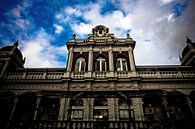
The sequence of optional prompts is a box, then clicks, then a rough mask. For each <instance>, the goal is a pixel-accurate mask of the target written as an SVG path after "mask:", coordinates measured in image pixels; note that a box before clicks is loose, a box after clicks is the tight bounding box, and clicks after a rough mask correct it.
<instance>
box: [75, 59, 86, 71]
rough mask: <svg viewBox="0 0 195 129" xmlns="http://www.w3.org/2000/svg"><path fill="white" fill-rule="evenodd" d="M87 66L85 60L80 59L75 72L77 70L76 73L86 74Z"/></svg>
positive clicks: (77, 61)
mask: <svg viewBox="0 0 195 129" xmlns="http://www.w3.org/2000/svg"><path fill="white" fill-rule="evenodd" d="M85 66H86V62H85V58H83V57H80V58H78V59H77V60H76V64H75V69H74V70H75V72H84V71H85Z"/></svg>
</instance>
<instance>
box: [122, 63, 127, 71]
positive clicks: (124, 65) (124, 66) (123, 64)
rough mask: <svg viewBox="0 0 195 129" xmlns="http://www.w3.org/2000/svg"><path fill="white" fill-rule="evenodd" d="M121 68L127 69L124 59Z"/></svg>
mask: <svg viewBox="0 0 195 129" xmlns="http://www.w3.org/2000/svg"><path fill="white" fill-rule="evenodd" d="M122 70H123V71H127V62H126V61H125V60H123V61H122Z"/></svg>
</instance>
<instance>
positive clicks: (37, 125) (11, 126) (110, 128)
mask: <svg viewBox="0 0 195 129" xmlns="http://www.w3.org/2000/svg"><path fill="white" fill-rule="evenodd" d="M1 127H3V126H1ZM193 127H194V123H193V120H192V121H177V122H175V121H163V122H162V121H153V122H149V121H20V122H10V123H8V124H7V126H6V127H5V129H193Z"/></svg>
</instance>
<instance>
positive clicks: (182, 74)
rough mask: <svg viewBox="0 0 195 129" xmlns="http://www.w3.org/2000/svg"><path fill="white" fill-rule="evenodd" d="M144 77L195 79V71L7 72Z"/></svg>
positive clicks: (39, 76)
mask: <svg viewBox="0 0 195 129" xmlns="http://www.w3.org/2000/svg"><path fill="white" fill-rule="evenodd" d="M133 77H136V78H142V79H185V78H187V79H195V72H194V71H137V72H135V73H133V72H130V71H114V72H110V71H101V72H100V71H99V72H98V71H94V72H67V71H32V70H31V71H15V72H10V73H8V74H7V77H6V79H7V80H14V79H16V80H22V79H23V80H25V79H27V80H29V79H30V80H43V79H44V80H45V79H47V80H50V79H54V80H59V79H62V78H72V79H85V78H96V79H106V78H133Z"/></svg>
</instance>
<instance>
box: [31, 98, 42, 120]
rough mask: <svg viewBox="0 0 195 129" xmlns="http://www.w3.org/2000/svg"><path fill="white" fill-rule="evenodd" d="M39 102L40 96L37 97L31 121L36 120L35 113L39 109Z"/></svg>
mask: <svg viewBox="0 0 195 129" xmlns="http://www.w3.org/2000/svg"><path fill="white" fill-rule="evenodd" d="M40 102H41V96H37V101H36V109H35V113H34V117H33V120H36V118H37V112H38V109H39V105H40Z"/></svg>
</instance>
